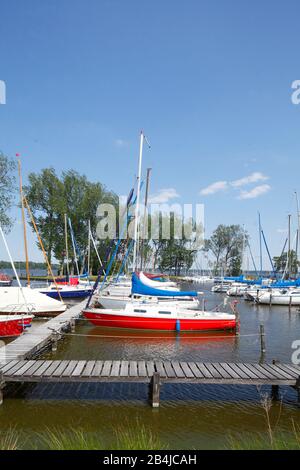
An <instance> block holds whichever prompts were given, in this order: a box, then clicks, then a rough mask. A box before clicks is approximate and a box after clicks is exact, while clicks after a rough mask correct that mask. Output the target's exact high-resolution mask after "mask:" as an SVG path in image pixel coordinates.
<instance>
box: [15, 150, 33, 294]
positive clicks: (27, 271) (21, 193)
mask: <svg viewBox="0 0 300 470" xmlns="http://www.w3.org/2000/svg"><path fill="white" fill-rule="evenodd" d="M16 156H17V158H18V171H19V184H20V200H21V210H22V224H23V237H24V249H25V258H26V276H27V285H28V287H30V272H29V259H28V246H27V233H26V219H25V208H24V198H23V184H22V169H21V158H20V155H19V154H16Z"/></svg>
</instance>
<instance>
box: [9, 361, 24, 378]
mask: <svg viewBox="0 0 300 470" xmlns="http://www.w3.org/2000/svg"><path fill="white" fill-rule="evenodd" d="M24 364H25V361H17V363H16V364H15V365H13V366H12V368H11V369H9V370H8V371H7V372H6V374H5V375H14V373H15V372H17V371H18V370H19V369H21V367H23V366H24Z"/></svg>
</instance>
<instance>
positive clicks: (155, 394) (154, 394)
mask: <svg viewBox="0 0 300 470" xmlns="http://www.w3.org/2000/svg"><path fill="white" fill-rule="evenodd" d="M159 394H160V375H159V373H158V372H154V374H153V376H152V379H151V382H150V398H151V404H152V408H159Z"/></svg>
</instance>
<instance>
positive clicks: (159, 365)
mask: <svg viewBox="0 0 300 470" xmlns="http://www.w3.org/2000/svg"><path fill="white" fill-rule="evenodd" d="M154 365H155V369H156V372H158V373H159V375H160V377H163V378H165V377H167V373H166V371H165V368H164V363H163V362H162V361H155V364H154Z"/></svg>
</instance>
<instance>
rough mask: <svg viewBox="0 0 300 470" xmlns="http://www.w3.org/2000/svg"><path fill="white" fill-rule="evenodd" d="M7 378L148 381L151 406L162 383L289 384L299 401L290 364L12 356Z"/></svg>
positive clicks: (298, 382) (0, 380) (299, 373)
mask: <svg viewBox="0 0 300 470" xmlns="http://www.w3.org/2000/svg"><path fill="white" fill-rule="evenodd" d="M0 367H1V366H0ZM8 382H23V383H25V382H28V383H32V382H43V383H45V382H46V383H47V382H48V383H49V382H51V383H54V382H62V383H68V382H69V383H70V382H77V383H79V382H87V383H88V382H107V383H109V382H140V383H149V384H150V396H151V402H152V406H154V407H158V406H159V393H160V385H161V384H162V383H198V384H223V385H224V384H227V385H256V386H259V385H270V386H271V387H272V395H273V396H274V397H275V396H276V395H277V393H278V388H279V386H291V387H293V388H294V389H295V390H296V392H297V395H298V403H299V404H300V366H296V365H293V364H279V363H276V364H246V363H221V362H220V363H202V362H175V361H174V362H162V361H80V360H76V361H75V360H71V361H42V360H38V361H36V360H29V361H18V360H13V361H10V362H8V363H6V364H5V365H3V366H2V367H1V368H0V384H1V385H0V388H1V387H2V388H3V387H4V385H5V383H8ZM2 400H3V396H2V394H1V396H0V403H1V402H2Z"/></svg>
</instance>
